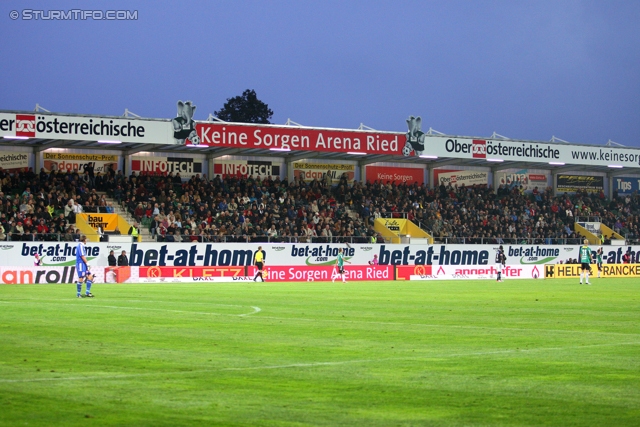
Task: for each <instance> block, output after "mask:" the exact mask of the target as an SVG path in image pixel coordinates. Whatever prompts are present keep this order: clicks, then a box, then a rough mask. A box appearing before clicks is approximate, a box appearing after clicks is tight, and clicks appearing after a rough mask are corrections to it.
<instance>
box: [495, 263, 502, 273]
mask: <svg viewBox="0 0 640 427" xmlns="http://www.w3.org/2000/svg"><path fill="white" fill-rule="evenodd" d="M496 271H497V272H498V273H502V264H501V263H498V264H496Z"/></svg>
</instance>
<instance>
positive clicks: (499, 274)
mask: <svg viewBox="0 0 640 427" xmlns="http://www.w3.org/2000/svg"><path fill="white" fill-rule="evenodd" d="M501 278H502V273H500V272H498V278H497V279H496V280H497V281H498V282H499V281H500V279H501Z"/></svg>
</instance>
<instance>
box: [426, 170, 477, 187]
mask: <svg viewBox="0 0 640 427" xmlns="http://www.w3.org/2000/svg"><path fill="white" fill-rule="evenodd" d="M433 180H434V181H435V183H436V186H438V185H440V184H444V185H445V186H447V185H449V184H451V185H452V186H453V187H455V186H458V187H461V186H462V185H464V186H465V187H469V186H472V185H487V184H488V183H489V172H483V171H473V170H463V171H462V170H446V169H434V170H433Z"/></svg>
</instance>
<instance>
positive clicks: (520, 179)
mask: <svg viewBox="0 0 640 427" xmlns="http://www.w3.org/2000/svg"><path fill="white" fill-rule="evenodd" d="M500 185H505V186H506V187H507V188H509V189H512V188H514V187H517V188H520V187H522V189H523V190H524V191H525V192H531V191H533V189H534V188H536V187H538V190H540V192H543V191H544V190H545V189H546V188H547V186H548V184H547V175H545V174H540V173H531V172H529V170H527V169H522V170H519V171H517V172H501V173H499V174H498V182H497V183H496V185H495V186H496V187H498V186H500Z"/></svg>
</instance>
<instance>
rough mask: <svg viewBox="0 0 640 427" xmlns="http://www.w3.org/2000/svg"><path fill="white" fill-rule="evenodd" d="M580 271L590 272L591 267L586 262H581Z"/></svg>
mask: <svg viewBox="0 0 640 427" xmlns="http://www.w3.org/2000/svg"><path fill="white" fill-rule="evenodd" d="M582 269H583V270H591V266H590V265H589V263H588V262H583V263H582Z"/></svg>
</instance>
